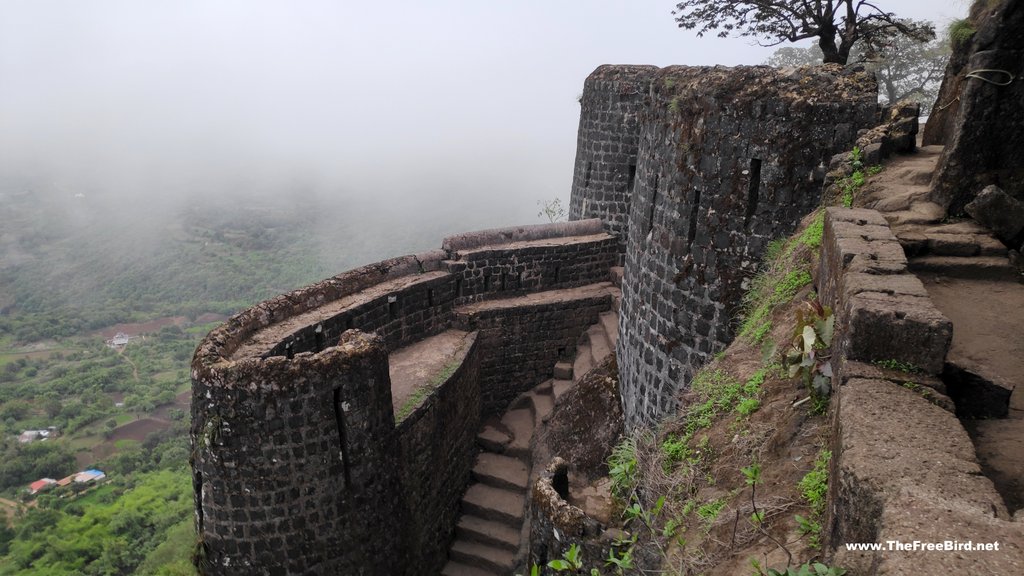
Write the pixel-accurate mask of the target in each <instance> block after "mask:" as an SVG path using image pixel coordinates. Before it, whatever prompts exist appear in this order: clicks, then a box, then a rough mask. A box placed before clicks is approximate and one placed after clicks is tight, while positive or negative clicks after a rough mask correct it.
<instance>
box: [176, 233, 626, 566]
mask: <svg viewBox="0 0 1024 576" xmlns="http://www.w3.org/2000/svg"><path fill="white" fill-rule="evenodd" d="M444 246H445V249H444V250H437V251H434V252H428V253H424V254H419V255H411V256H403V257H400V258H393V259H390V260H385V261H382V262H378V263H375V264H370V265H367V266H363V267H361V268H358V269H356V270H352V271H349V272H346V273H344V274H341V275H338V276H335V277H333V278H329V279H327V280H324V281H323V282H319V283H317V284H314V285H312V286H309V287H307V288H303V289H301V290H297V291H294V292H291V293H289V294H285V295H282V296H278V297H276V298H273V299H271V300H268V301H266V302H262V303H260V304H257V305H256V306H254V307H252V308H250V309H248V310H245V311H243V312H241V313H239V314H237V315H235V316H233V317H232V318H230V319H229V320H228V321H227V322H226V323H225V324H224V325H222V326H221V327H219V328H217V329H215V330H214V331H212V332H211V333H210V334H209V335H208V336H207V337H206V338H205V339H204V340H203V342H202V343H201V344H200V346H199V348H198V349H197V350H196V354H195V356H194V358H193V362H192V382H193V384H192V388H193V399H192V427H191V440H192V446H193V484H194V487H195V494H196V524H197V528H198V532H199V535H200V539H201V543H202V546H201V550H202V554H201V557H202V561H201V569H202V570H203V572H204V573H210V574H246V575H248V574H276V573H295V574H298V573H301V574H337V573H347V572H355V573H374V574H419V573H424V571H426V572H436V571H438V570H440V569H441V566H442V565H443V562H444V561H445V556H446V551H447V547H448V544H449V542H450V540H451V537H452V534H453V533H454V528H455V520H456V515H455V513H456V508H457V503H458V500H459V498H460V496H461V492H462V490H463V487H464V486H465V483H466V482H467V481H468V478H469V469H470V467H471V465H472V461H473V458H474V438H475V435H476V432H477V430H478V429H479V426H480V422H481V418H482V415H483V414H484V413H485V412H487V411H491V412H493V411H496V410H499V409H501V408H503V407H504V404H503V403H507V401H508V400H509V399H511V398H512V397H514V396H515V395H517V394H518V393H519V392H522V391H523V390H525V389H528V388H530V387H532V386H534V385H536V384H539V383H540V382H541V381H543V379H546V378H550V377H551V375H550V373H547V374H544V373H541V370H540V369H539V368H538V366H540V365H541V363H543V364H545V365H546V367H547V370H548V371H550V369H551V366H553V364H554V361H553V358H554V357H556V356H557V355H558V349H559V347H566V346H569V345H570V343H572V344H574V343H575V341H576V338H577V337H578V336H579V334H580V333H581V332H582V331H583V330H585V329H586V326H587V324H586V323H589V322H593V321H594V320H596V318H597V314H599V313H600V312H601V311H604V310H607V309H609V308H610V307H611V295H610V293H609V292H608V291H607V289H605V288H598V289H591V290H589V291H588V289H587V288H575V287H577V286H580V285H582V284H595V285H600V286H604V285H605V284H601V283H602V282H603V281H605V280H607V278H608V268H609V267H610V266H611V265H612V264H613V263H614V260H615V254H616V244H615V239H614V237H612V236H610V235H608V234H606V233H604V232H603V231H601V227H600V222H598V221H596V220H591V221H581V222H572V223H561V224H553V225H542V226H527V227H517V228H509V229H500V230H489V231H483V232H477V233H472V234H464V235H460V236H458V237H452V238H448V239H445V241H444ZM513 279H514V281H513ZM608 286H609V287H610V285H608ZM577 291H582V292H581V293H576V292H577ZM527 295H532V296H529V297H525V296H527ZM521 296H524V297H523V298H520V297H521ZM467 307H468V308H467ZM474 307H477V308H480V309H479V310H477V309H476V308H474ZM456 322H458V323H459V324H460V325H466V326H469V327H470V328H469V329H470V330H474V331H475V330H479V331H480V334H479V336H480V337H479V338H478V337H477V335H476V334H470V335H468V336H467V338H468V341H470V342H471V344H470V345H469V346H468V347H466V348H465V349H464V352H463V353H462V354H461V356H459V357H458V358H454V359H453V360H452V361H456V362H457V363H458V368H457V369H456V370H455V371H454V373H453V374H452V375H451V376H449V377H448V378H447V379H445V380H444V381H443V382H440V383H436V384H433V385H432V388H433V389H432V391H431V393H430V395H429V396H428V397H427V398H426V400H424V401H423V402H422V403H421V404H420V405H419V406H418V407H417V408H415V409H414V410H413V412H412V413H411V414H410V415H409V416H407V417H406V418H405V419H404V420H403V421H402V422H401V423H400V424H399V425H398V426H397V427H396V424H395V409H394V403H393V398H392V392H391V379H390V375H389V363H388V354H389V353H391V352H393V351H395V350H396V349H398V348H401V347H404V346H407V345H409V344H411V343H414V342H417V341H420V340H422V339H424V338H427V337H430V336H433V335H436V334H439V333H441V332H444V331H446V330H449V329H451V328H452V327H453V325H454V324H455V323H456ZM371 333H372V334H371ZM485 359H486V360H487V362H485V361H484V360H485ZM482 371H486V374H482ZM423 384H424V385H426V384H428V383H426V382H424V383H423Z"/></svg>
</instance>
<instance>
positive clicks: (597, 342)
mask: <svg viewBox="0 0 1024 576" xmlns="http://www.w3.org/2000/svg"><path fill="white" fill-rule="evenodd" d="M587 338H588V339H589V340H590V357H591V359H592V360H593V363H594V366H597V365H598V364H600V363H601V361H602V360H604V359H605V358H607V357H608V355H609V354H611V353H612V346H611V343H610V342H608V337H607V336H605V334H604V327H602V326H601V324H600V323H598V324H594V325H593V326H591V327H590V328H587Z"/></svg>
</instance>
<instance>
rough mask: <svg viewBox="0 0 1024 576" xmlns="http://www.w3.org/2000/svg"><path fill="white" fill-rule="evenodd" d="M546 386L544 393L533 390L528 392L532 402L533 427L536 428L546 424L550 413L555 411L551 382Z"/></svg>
mask: <svg viewBox="0 0 1024 576" xmlns="http://www.w3.org/2000/svg"><path fill="white" fill-rule="evenodd" d="M546 384H547V389H546V391H540V390H537V389H534V390H533V391H531V392H530V399H531V400H532V401H533V425H534V426H535V427H537V428H540V427H541V426H543V425H544V423H545V422H547V420H548V416H550V415H551V411H552V410H554V409H555V396H554V394H553V393H552V391H551V381H550V380H548V381H547V383H546ZM541 386H543V384H541Z"/></svg>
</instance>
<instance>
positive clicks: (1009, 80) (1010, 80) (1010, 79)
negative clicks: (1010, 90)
mask: <svg viewBox="0 0 1024 576" xmlns="http://www.w3.org/2000/svg"><path fill="white" fill-rule="evenodd" d="M979 72H992V73H995V74H1002V75H1005V76H1006V78H1007V80H1006V82H999V81H996V80H991V79H989V78H985V77H984V76H979ZM964 78H977V79H978V80H981V81H982V82H988V83H989V84H995V85H996V86H1009V85H1010V84H1013V81H1014V80H1016V77H1015V76H1014V75H1013V73H1012V72H1010V71H1008V70H998V69H996V68H978V69H977V70H971V71H970V72H968V73H967V74H965V75H964Z"/></svg>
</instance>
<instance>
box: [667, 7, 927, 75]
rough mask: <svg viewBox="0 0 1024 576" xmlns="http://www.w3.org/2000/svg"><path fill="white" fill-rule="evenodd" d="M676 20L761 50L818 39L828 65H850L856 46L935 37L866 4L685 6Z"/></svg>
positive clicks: (699, 31)
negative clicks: (749, 41) (748, 40)
mask: <svg viewBox="0 0 1024 576" xmlns="http://www.w3.org/2000/svg"><path fill="white" fill-rule="evenodd" d="M672 14H673V15H674V16H675V20H676V23H678V25H679V27H680V28H684V29H686V30H694V29H696V30H697V36H704V34H705V33H707V32H710V31H718V36H719V37H722V38H725V37H727V36H729V35H730V34H735V35H736V36H749V37H754V38H757V39H758V42H759V43H762V42H763V44H762V45H763V46H777V45H779V44H782V43H783V42H798V41H800V40H806V39H808V38H817V39H818V48H819V49H821V53H822V61H823V62H825V63H829V62H834V63H837V64H846V63H847V61H848V60H849V58H850V51H851V50H852V49H853V46H854V44H857V43H860V44H861V45H862V46H863V47H864V49H865V50H866V51H868V52H869V53H871V52H872V51H874V50H877V49H878V48H879V47H880V46H881V45H884V44H886V43H888V42H891V41H892V38H894V37H895V36H907V37H910V38H913V39H916V40H917V41H919V42H924V41H927V40H931V39H932V38H934V37H935V28H934V26H932V25H931V24H930V23H927V22H915V21H910V20H901V19H899V18H897V17H896V15H895V14H893V13H892V12H885V11H883V10H882V9H881V8H878V7H877V6H876V5H875V4H874V3H873V2H870V1H868V0H749V1H739V0H684V1H683V2H679V3H677V4H676V9H675V10H673V11H672Z"/></svg>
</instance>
